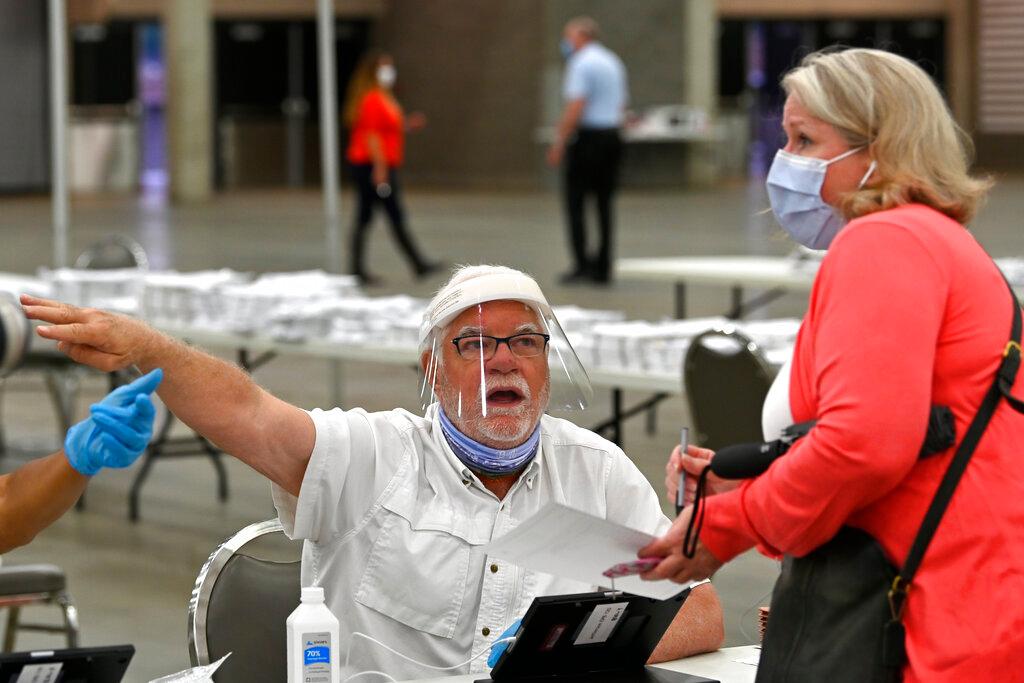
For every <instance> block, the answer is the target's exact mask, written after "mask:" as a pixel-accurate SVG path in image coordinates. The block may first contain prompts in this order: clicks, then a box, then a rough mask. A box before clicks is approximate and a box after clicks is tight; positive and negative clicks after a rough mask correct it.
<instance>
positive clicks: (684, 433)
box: [676, 427, 690, 515]
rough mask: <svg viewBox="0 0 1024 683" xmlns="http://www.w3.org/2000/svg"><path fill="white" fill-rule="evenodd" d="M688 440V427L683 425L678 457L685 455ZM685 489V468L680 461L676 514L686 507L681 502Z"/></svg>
mask: <svg viewBox="0 0 1024 683" xmlns="http://www.w3.org/2000/svg"><path fill="white" fill-rule="evenodd" d="M689 441H690V429H689V428H688V427H683V429H682V431H681V432H680V434H679V454H680V457H681V456H684V455H686V448H687V446H689ZM685 489H686V470H684V469H683V468H682V463H680V467H679V488H678V489H677V490H676V514H677V515H678V514H679V513H680V512H682V511H683V508H684V507H686V505H685V503H684V502H683V501H684V500H685V498H684V496H685V495H686V494H685Z"/></svg>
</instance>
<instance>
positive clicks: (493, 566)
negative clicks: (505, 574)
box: [491, 564, 498, 574]
mask: <svg viewBox="0 0 1024 683" xmlns="http://www.w3.org/2000/svg"><path fill="white" fill-rule="evenodd" d="M491 573H492V574H497V573H498V565H496V564H492V565H491Z"/></svg>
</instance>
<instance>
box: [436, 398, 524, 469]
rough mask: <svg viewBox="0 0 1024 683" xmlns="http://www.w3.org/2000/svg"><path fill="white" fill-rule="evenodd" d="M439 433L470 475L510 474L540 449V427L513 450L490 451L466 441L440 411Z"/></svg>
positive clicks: (520, 467)
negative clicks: (474, 473) (479, 473)
mask: <svg viewBox="0 0 1024 683" xmlns="http://www.w3.org/2000/svg"><path fill="white" fill-rule="evenodd" d="M438 417H439V419H440V422H441V432H442V433H443V434H444V438H445V440H446V441H447V442H448V445H449V446H451V449H452V453H454V454H455V457H457V458H458V459H459V460H461V461H462V464H463V465H465V466H466V467H468V468H469V469H471V470H473V471H474V472H482V473H483V474H487V475H490V476H492V477H496V476H501V475H503V474H512V473H513V472H517V471H519V470H520V469H522V468H523V467H524V466H525V465H526V464H527V463H528V462H530V461H531V460H533V457H534V456H535V455H537V448H538V447H539V446H540V424H538V425H537V427H536V428H535V429H534V430H533V433H532V434H530V436H529V438H527V439H526V441H524V442H523V443H521V444H519V445H518V446H516V447H515V448H508V449H502V448H491V447H490V446H485V445H483V444H482V443H480V442H479V441H476V440H474V439H471V438H469V437H468V436H466V435H465V434H463V433H462V432H461V431H459V429H458V427H456V426H455V425H454V424H452V421H451V420H449V419H448V416H447V415H445V414H444V410H440V411H438Z"/></svg>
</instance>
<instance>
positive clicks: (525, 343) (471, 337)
mask: <svg viewBox="0 0 1024 683" xmlns="http://www.w3.org/2000/svg"><path fill="white" fill-rule="evenodd" d="M549 339H551V335H549V334H542V333H540V332H523V333H522V334H513V335H512V336H511V337H491V336H489V335H486V334H467V335H465V336H462V337H456V338H455V339H452V344H455V349H456V350H457V351H458V352H459V356H460V357H462V358H466V359H474V358H479V357H481V356H483V359H484V360H490V359H492V358H494V354H495V353H497V352H498V346H500V345H501V344H502V343H504V344H506V345H508V350H509V351H511V352H512V354H513V355H515V356H518V357H520V358H532V357H533V356H539V355H540V354H542V353H544V349H546V348H547V346H548V340H549Z"/></svg>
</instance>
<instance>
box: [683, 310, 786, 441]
mask: <svg viewBox="0 0 1024 683" xmlns="http://www.w3.org/2000/svg"><path fill="white" fill-rule="evenodd" d="M773 375H774V373H773V371H772V369H771V366H770V365H769V364H768V361H767V360H765V357H764V353H763V352H762V351H761V350H760V349H759V348H758V347H757V345H756V344H754V342H752V341H751V340H750V338H748V337H747V336H746V335H744V334H741V333H740V332H738V331H736V330H735V329H733V328H731V327H726V328H715V329H711V330H707V331H706V332H702V333H701V334H699V335H697V336H696V337H694V338H693V340H692V341H691V342H690V346H689V348H688V349H687V351H686V358H685V359H684V361H683V387H684V388H685V390H686V397H687V400H688V402H689V404H690V419H691V420H692V421H693V427H694V430H695V431H696V434H695V438H694V442H695V443H697V444H699V445H701V446H704V447H706V448H721V447H722V446H728V445H729V444H734V443H743V442H746V441H761V439H762V430H761V409H762V407H763V405H764V397H765V395H766V394H767V393H768V388H769V387H770V386H771V383H772V378H773Z"/></svg>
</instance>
